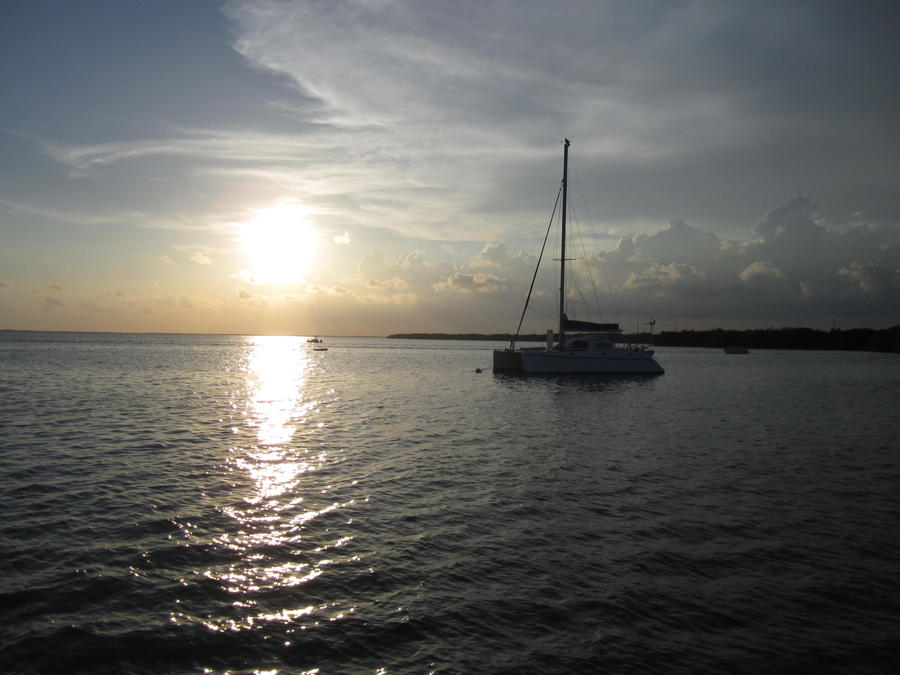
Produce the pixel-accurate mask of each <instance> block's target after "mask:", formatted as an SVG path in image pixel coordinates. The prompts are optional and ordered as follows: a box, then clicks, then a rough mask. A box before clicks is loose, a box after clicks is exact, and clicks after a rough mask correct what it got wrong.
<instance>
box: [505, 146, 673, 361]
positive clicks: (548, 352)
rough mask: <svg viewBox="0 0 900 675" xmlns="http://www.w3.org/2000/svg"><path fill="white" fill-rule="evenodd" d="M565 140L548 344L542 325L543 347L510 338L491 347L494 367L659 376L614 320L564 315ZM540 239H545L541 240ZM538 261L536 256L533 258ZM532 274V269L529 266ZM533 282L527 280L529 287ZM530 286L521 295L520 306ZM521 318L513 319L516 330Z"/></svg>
mask: <svg viewBox="0 0 900 675" xmlns="http://www.w3.org/2000/svg"><path fill="white" fill-rule="evenodd" d="M568 175H569V139H568V138H567V139H565V142H564V146H563V178H562V187H561V191H562V217H561V232H560V254H559V260H560V265H559V268H560V271H559V328H558V336H559V337H558V340H557V341H556V342H555V343H554V339H553V337H554V336H553V329H552V328H551V329H549V330H547V345H546V347H526V348H519V349H517V348H516V338H517V337H518V334H519V331H518V330H517V331H516V337H513V339H512V340H511V341H510V345H509V347H508V348H506V349H495V350H494V371H495V372H516V373H546V374H598V373H607V374H635V375H660V374H662V373H664V372H665V371H664V370H663V368H662V366H660V365H659V363H657V362H656V360H655V359H654V358H653V350H652V349H650V348H648V347H647V346H645V345H637V344H631V343H627V342H625V341H624V340H623V336H622V330H621V329H620V328H619V324H617V323H593V322H590V321H576V320H572V319H569V318H568V317H567V316H566V292H565V288H566V199H567V195H568ZM545 241H546V240H545ZM538 264H539V265H540V260H538ZM535 276H537V271H535ZM533 287H534V281H533V280H532V288H533ZM530 299H531V291H530V290H529V292H528V297H527V298H526V299H525V309H524V310H523V311H522V317H523V318H524V316H525V311H526V310H527V309H528V301H529V300H530ZM521 327H522V320H521V319H520V320H519V329H521Z"/></svg>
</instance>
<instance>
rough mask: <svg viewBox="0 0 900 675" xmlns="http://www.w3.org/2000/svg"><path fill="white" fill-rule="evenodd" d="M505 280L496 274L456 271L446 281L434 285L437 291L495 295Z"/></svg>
mask: <svg viewBox="0 0 900 675" xmlns="http://www.w3.org/2000/svg"><path fill="white" fill-rule="evenodd" d="M502 283H503V279H501V278H500V277H498V276H497V275H495V274H490V273H484V272H480V273H477V274H466V273H465V272H462V271H460V270H457V271H455V272H454V273H453V274H452V275H451V276H449V277H447V279H446V280H445V281H439V282H438V283H436V284H435V285H434V288H435V290H437V291H461V292H463V293H493V292H494V291H496V290H498V289H499V288H500V286H501V284H502Z"/></svg>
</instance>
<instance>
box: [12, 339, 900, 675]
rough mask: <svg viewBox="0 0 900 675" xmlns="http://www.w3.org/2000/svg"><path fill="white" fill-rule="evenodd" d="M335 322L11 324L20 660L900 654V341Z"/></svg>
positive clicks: (635, 659) (292, 664)
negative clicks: (551, 362)
mask: <svg viewBox="0 0 900 675" xmlns="http://www.w3.org/2000/svg"><path fill="white" fill-rule="evenodd" d="M314 346H315V345H312V344H308V343H307V342H306V340H305V338H286V337H230V336H170V335H107V334H54V333H0V508H2V515H3V517H2V521H0V563H2V564H0V569H2V575H0V670H2V671H3V672H23V673H27V672H101V673H102V672H109V673H120V672H132V673H169V672H173V673H181V672H198V673H199V672H215V673H224V672H226V671H227V672H231V673H251V672H265V671H278V672H282V673H296V672H303V671H317V672H319V673H323V674H324V673H344V672H363V673H365V672H369V673H375V672H388V673H391V672H393V673H407V672H421V673H425V672H430V671H434V672H447V673H454V672H461V673H468V672H538V671H540V672H591V671H611V672H747V673H757V672H787V671H796V670H799V671H806V672H891V671H895V670H897V669H898V668H900V655H898V649H897V644H898V643H897V635H898V632H897V630H898V628H897V627H898V625H900V536H898V533H900V489H898V486H900V436H898V431H897V429H898V425H897V414H898V411H900V358H898V356H897V355H889V354H865V353H836V352H818V353H817V352H786V351H769V352H764V351H758V352H754V353H751V354H748V355H741V356H727V355H725V354H722V353H721V352H717V351H708V350H680V351H679V350H665V349H662V350H660V352H659V355H658V356H659V360H660V362H661V363H662V364H663V365H664V366H665V368H666V374H665V375H663V376H661V377H654V378H641V379H617V378H612V379H610V378H605V379H603V378H585V379H578V378H575V379H571V378H570V379H560V378H548V377H543V378H528V377H509V376H501V375H493V374H492V373H491V372H490V362H491V358H490V350H491V348H492V347H493V346H495V345H492V344H489V343H475V342H425V341H419V342H408V341H399V340H380V339H363V338H352V339H351V338H346V339H342V338H329V339H327V340H326V342H325V344H324V345H322V346H325V347H327V348H328V350H327V351H314V350H313V347H314ZM478 368H482V369H484V372H482V373H478V372H476V369H478Z"/></svg>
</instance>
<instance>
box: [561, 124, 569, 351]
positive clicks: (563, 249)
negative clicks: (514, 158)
mask: <svg viewBox="0 0 900 675" xmlns="http://www.w3.org/2000/svg"><path fill="white" fill-rule="evenodd" d="M568 180H569V139H568V138H566V139H565V143H564V146H563V179H562V227H561V228H560V229H561V232H560V239H561V242H560V247H559V249H560V250H559V349H560V350H562V348H563V341H564V340H565V322H566V319H565V316H566V193H567V192H568Z"/></svg>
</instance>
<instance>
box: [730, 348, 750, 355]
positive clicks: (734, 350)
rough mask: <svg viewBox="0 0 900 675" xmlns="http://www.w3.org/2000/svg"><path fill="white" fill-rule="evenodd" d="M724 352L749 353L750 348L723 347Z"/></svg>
mask: <svg viewBox="0 0 900 675" xmlns="http://www.w3.org/2000/svg"><path fill="white" fill-rule="evenodd" d="M724 350H725V353H726V354H749V353H750V350H749V349H747V348H746V347H724Z"/></svg>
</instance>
